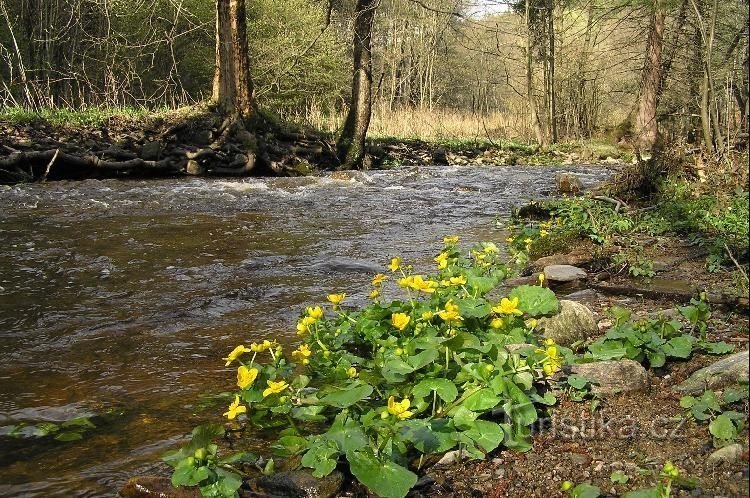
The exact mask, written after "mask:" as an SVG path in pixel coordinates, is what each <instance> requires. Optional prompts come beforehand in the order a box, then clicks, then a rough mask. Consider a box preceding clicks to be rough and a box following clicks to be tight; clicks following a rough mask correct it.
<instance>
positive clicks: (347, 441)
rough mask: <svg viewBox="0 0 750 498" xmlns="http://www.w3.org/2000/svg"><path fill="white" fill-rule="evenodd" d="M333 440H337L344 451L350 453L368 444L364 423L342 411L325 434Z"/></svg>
mask: <svg viewBox="0 0 750 498" xmlns="http://www.w3.org/2000/svg"><path fill="white" fill-rule="evenodd" d="M324 436H325V437H326V438H328V439H330V440H331V441H335V442H336V444H337V445H338V447H339V449H340V450H341V452H342V453H348V452H350V451H354V450H357V449H360V448H362V447H363V446H366V445H367V436H366V435H365V432H364V430H363V429H362V425H361V424H360V423H359V422H358V421H356V420H354V419H352V418H349V416H348V414H346V413H340V414H339V415H337V416H336V418H335V419H334V421H333V424H332V425H331V428H330V429H328V432H326V433H325V435H324Z"/></svg>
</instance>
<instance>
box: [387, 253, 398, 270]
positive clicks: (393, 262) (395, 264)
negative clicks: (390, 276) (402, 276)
mask: <svg viewBox="0 0 750 498" xmlns="http://www.w3.org/2000/svg"><path fill="white" fill-rule="evenodd" d="M388 268H390V269H391V271H392V272H393V273H396V272H397V271H398V269H399V268H401V258H399V257H398V256H397V257H395V258H391V263H390V264H389V265H388Z"/></svg>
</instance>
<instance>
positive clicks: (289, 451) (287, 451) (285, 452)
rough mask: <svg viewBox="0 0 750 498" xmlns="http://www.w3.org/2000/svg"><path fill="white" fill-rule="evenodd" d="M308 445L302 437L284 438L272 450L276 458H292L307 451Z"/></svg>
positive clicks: (272, 446)
mask: <svg viewBox="0 0 750 498" xmlns="http://www.w3.org/2000/svg"><path fill="white" fill-rule="evenodd" d="M307 444H308V443H307V439H305V438H303V437H301V436H282V437H280V438H279V440H278V441H277V443H276V444H273V445H271V449H272V450H274V454H275V455H276V456H282V457H290V456H293V455H296V454H298V453H300V452H302V451H303V450H305V449H306V448H307Z"/></svg>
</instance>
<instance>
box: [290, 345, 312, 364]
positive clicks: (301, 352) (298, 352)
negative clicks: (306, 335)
mask: <svg viewBox="0 0 750 498" xmlns="http://www.w3.org/2000/svg"><path fill="white" fill-rule="evenodd" d="M311 355H312V351H311V350H310V346H308V345H307V344H302V345H301V346H300V347H299V348H297V349H295V350H294V351H292V359H293V360H294V361H296V362H298V363H302V364H303V365H308V364H310V360H309V358H310V356H311Z"/></svg>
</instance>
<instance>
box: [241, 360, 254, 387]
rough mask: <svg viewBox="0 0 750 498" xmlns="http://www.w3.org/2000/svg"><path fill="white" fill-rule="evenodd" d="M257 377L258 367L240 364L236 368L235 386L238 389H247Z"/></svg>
mask: <svg viewBox="0 0 750 498" xmlns="http://www.w3.org/2000/svg"><path fill="white" fill-rule="evenodd" d="M257 378H258V369H257V368H255V367H253V368H247V367H246V366H245V365H242V366H241V367H239V368H238V369H237V386H239V388H240V389H247V388H248V387H250V386H252V385H253V383H254V382H255V379H257Z"/></svg>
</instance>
